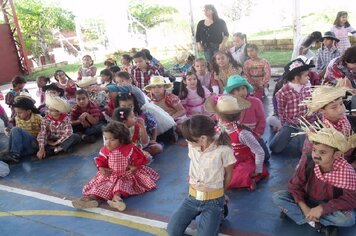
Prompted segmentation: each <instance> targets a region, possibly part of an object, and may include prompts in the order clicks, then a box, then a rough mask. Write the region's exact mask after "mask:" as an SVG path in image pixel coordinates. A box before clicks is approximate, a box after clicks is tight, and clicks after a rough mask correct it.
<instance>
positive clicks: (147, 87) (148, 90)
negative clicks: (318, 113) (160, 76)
mask: <svg viewBox="0 0 356 236" xmlns="http://www.w3.org/2000/svg"><path fill="white" fill-rule="evenodd" d="M157 85H164V88H165V89H170V88H172V87H173V84H172V83H168V84H149V85H146V86H145V88H144V89H145V91H147V92H150V91H151V88H152V87H154V86H157Z"/></svg>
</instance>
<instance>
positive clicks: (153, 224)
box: [0, 184, 227, 236]
mask: <svg viewBox="0 0 356 236" xmlns="http://www.w3.org/2000/svg"><path fill="white" fill-rule="evenodd" d="M0 190H2V191H6V192H10V193H16V194H20V195H23V196H28V197H32V198H36V199H39V200H43V201H47V202H52V203H55V204H59V205H63V206H67V207H70V208H74V207H73V205H72V201H71V200H66V199H62V198H59V197H54V196H51V195H47V194H43V193H38V192H34V191H29V190H25V189H20V188H15V187H10V186H6V185H2V184H0ZM82 210H83V211H86V212H91V213H95V214H99V215H102V216H107V217H111V218H115V219H117V220H122V221H125V222H130V223H131V222H132V223H135V226H141V227H142V229H141V228H135V229H138V230H142V231H145V230H144V229H146V228H145V227H150V228H158V229H160V230H161V231H160V232H162V234H159V235H167V233H166V232H165V229H167V223H166V222H163V221H158V220H151V219H148V218H144V217H139V216H133V215H128V214H125V213H121V212H115V211H110V210H106V209H102V208H90V209H82ZM53 212H56V211H53ZM143 226H145V227H143ZM127 227H130V228H133V227H134V226H127ZM196 232H197V231H196V230H194V229H191V228H187V230H186V231H185V233H186V234H189V235H195V234H196ZM219 235H220V236H227V234H221V233H220V234H219Z"/></svg>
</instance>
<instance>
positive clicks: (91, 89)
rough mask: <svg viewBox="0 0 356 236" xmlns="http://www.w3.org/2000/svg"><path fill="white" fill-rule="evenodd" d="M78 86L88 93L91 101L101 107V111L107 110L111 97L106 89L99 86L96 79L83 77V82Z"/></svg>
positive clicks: (79, 82) (78, 83)
mask: <svg viewBox="0 0 356 236" xmlns="http://www.w3.org/2000/svg"><path fill="white" fill-rule="evenodd" d="M77 86H78V87H79V88H81V89H84V90H86V91H87V92H88V95H89V100H90V101H91V102H93V103H95V104H97V105H98V106H99V109H100V111H103V110H104V109H105V106H107V105H108V102H109V97H108V95H107V94H106V92H105V89H104V88H102V87H101V86H100V85H99V84H97V78H96V77H83V79H82V80H80V81H78V82H77Z"/></svg>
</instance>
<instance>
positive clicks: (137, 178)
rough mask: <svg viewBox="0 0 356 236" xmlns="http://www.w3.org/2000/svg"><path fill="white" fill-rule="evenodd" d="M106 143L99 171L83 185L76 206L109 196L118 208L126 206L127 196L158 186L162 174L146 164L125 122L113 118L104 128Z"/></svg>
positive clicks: (145, 159)
mask: <svg viewBox="0 0 356 236" xmlns="http://www.w3.org/2000/svg"><path fill="white" fill-rule="evenodd" d="M103 136H104V147H102V148H101V150H100V152H99V156H98V157H97V158H96V159H95V163H96V166H97V168H98V173H97V174H96V176H95V177H94V178H93V179H92V180H91V181H90V182H89V183H88V184H87V185H85V186H84V188H83V195H84V197H82V198H80V199H78V200H74V201H73V202H72V204H73V206H74V207H75V208H79V209H81V208H92V207H97V206H98V205H99V202H98V200H99V199H103V200H107V203H108V204H109V206H111V207H112V208H114V209H117V210H119V211H124V210H125V209H126V204H125V203H124V202H123V199H122V198H124V197H128V196H131V195H139V194H143V193H144V192H148V191H151V190H153V189H155V188H156V184H155V182H157V180H158V179H159V175H158V174H157V173H156V172H155V171H154V170H153V169H151V168H150V167H147V166H145V164H146V163H147V158H146V157H145V155H144V154H143V153H142V151H141V149H139V148H138V147H136V146H135V145H134V144H132V142H131V137H130V131H129V129H128V128H126V127H125V125H124V124H122V123H120V122H117V121H112V122H110V123H109V124H108V125H107V126H106V127H104V129H103Z"/></svg>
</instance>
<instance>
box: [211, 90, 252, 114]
mask: <svg viewBox="0 0 356 236" xmlns="http://www.w3.org/2000/svg"><path fill="white" fill-rule="evenodd" d="M229 96H230V95H229ZM235 98H236V97H235ZM236 99H237V102H238V103H239V106H240V107H241V108H240V109H236V110H231V111H220V110H219V109H218V108H217V106H216V104H215V98H214V96H210V97H208V98H207V99H206V101H205V103H204V107H205V110H206V111H208V112H210V113H217V114H227V115H229V114H236V113H239V112H241V111H243V110H246V109H247V108H249V107H250V106H251V103H250V102H249V101H247V100H245V99H243V98H240V97H238V98H236Z"/></svg>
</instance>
